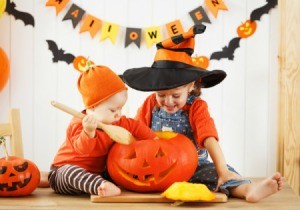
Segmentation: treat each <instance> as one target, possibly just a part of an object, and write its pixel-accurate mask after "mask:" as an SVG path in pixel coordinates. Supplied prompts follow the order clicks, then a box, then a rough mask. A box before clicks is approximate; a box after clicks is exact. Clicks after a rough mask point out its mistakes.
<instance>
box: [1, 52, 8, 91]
mask: <svg viewBox="0 0 300 210" xmlns="http://www.w3.org/2000/svg"><path fill="white" fill-rule="evenodd" d="M8 78H9V61H8V58H7V56H6V54H5V52H4V51H3V50H2V48H0V91H1V90H2V89H3V88H4V86H5V84H6V83H7V80H8Z"/></svg>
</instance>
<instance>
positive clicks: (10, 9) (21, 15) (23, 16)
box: [5, 0, 34, 26]
mask: <svg viewBox="0 0 300 210" xmlns="http://www.w3.org/2000/svg"><path fill="white" fill-rule="evenodd" d="M15 7H16V4H15V3H14V2H10V0H6V8H5V11H6V12H7V13H8V14H9V15H12V16H14V17H15V18H16V20H22V21H23V22H24V24H25V26H26V25H32V26H34V18H33V16H32V15H31V14H29V13H26V12H20V11H18V10H16V9H15Z"/></svg>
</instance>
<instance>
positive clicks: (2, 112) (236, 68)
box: [0, 0, 278, 176]
mask: <svg viewBox="0 0 300 210" xmlns="http://www.w3.org/2000/svg"><path fill="white" fill-rule="evenodd" d="M14 2H16V5H17V9H19V10H21V11H26V12H29V13H31V14H33V16H34V19H35V27H32V26H25V25H24V23H23V22H22V21H20V20H15V19H14V18H13V17H12V16H8V15H7V14H4V15H3V16H2V18H1V19H0V47H2V48H3V49H4V50H5V52H6V53H7V55H8V56H9V58H10V62H11V70H10V71H11V75H10V79H9V81H8V83H7V85H6V87H5V88H4V89H3V90H2V91H1V92H0V121H1V122H3V121H6V120H7V117H8V116H7V111H8V109H9V108H19V109H20V111H21V120H22V132H23V142H24V153H25V157H26V158H28V159H31V160H33V161H34V162H35V163H36V164H37V165H38V166H39V167H40V169H41V170H48V168H49V166H50V163H51V161H52V159H53V157H54V154H55V152H56V150H57V149H58V147H59V145H60V144H61V143H62V141H63V140H64V136H65V129H66V127H67V124H68V122H69V120H70V118H71V117H70V116H68V115H67V114H65V113H63V112H61V111H59V110H56V109H55V108H53V107H52V106H51V105H50V102H51V101H52V100H56V101H59V102H62V103H64V104H66V105H69V106H72V107H73V108H75V109H78V110H81V109H82V108H83V105H82V102H81V98H80V95H79V93H78V91H77V87H76V82H77V78H78V76H79V74H78V72H77V71H75V70H74V69H73V68H72V65H67V64H66V63H65V62H59V63H53V62H52V60H51V59H52V55H51V52H50V51H49V50H48V47H47V43H46V40H47V39H51V40H54V41H55V42H56V43H57V44H58V46H59V47H61V48H63V49H65V50H66V51H67V52H70V53H72V54H74V55H84V56H89V57H90V58H91V59H92V60H93V61H94V62H95V63H97V64H102V65H106V66H109V67H110V68H112V69H113V70H114V71H116V72H117V73H118V74H122V73H123V72H124V70H126V69H127V68H131V67H141V66H150V65H151V64H152V62H153V56H154V54H155V51H156V50H155V46H154V45H153V47H151V48H147V47H146V45H145V43H144V42H143V43H142V45H141V48H140V49H138V48H137V47H136V46H135V45H130V46H129V47H128V48H124V40H123V39H122V38H123V37H124V36H125V30H124V27H140V28H146V27H151V26H162V28H163V25H164V24H166V23H168V22H171V21H173V20H176V19H180V20H181V22H182V23H183V26H184V29H185V30H187V29H188V28H189V27H190V26H192V25H193V22H192V19H191V18H190V17H189V14H188V13H189V12H190V11H191V10H193V9H195V8H196V7H198V6H200V5H204V3H203V2H204V1H193V0H184V1H183V0H181V1H180V0H177V1H175V0H164V1H160V0H143V1H141V0H104V1H92V0H85V1H83V0H81V1H80V0H73V1H71V2H74V3H77V4H78V5H79V6H81V7H82V8H83V9H85V10H86V11H87V12H88V13H90V14H92V15H94V16H96V17H98V18H100V19H102V20H104V21H108V22H114V23H118V24H120V25H121V26H123V28H121V32H120V33H121V34H120V35H119V36H118V39H117V43H116V45H113V44H112V43H111V42H110V40H105V41H102V42H100V41H99V37H100V33H98V34H97V35H96V37H95V38H94V39H91V38H90V36H89V34H88V33H83V34H79V26H77V27H76V28H75V29H73V26H72V24H71V22H70V21H62V18H63V16H64V15H65V13H66V12H67V8H68V7H69V6H70V3H69V4H68V6H67V7H66V8H65V9H64V10H62V12H61V13H60V14H59V15H58V16H56V15H55V9H54V7H46V6H45V2H46V1H38V0H27V1H22V0H14ZM224 2H225V4H226V5H227V7H228V9H229V10H228V11H220V12H219V15H218V18H217V19H215V18H214V17H213V16H212V15H211V14H209V17H210V18H211V22H212V24H207V30H206V32H205V33H204V34H202V35H198V36H197V37H196V47H195V53H196V54H197V55H206V56H210V54H211V53H212V52H216V51H219V50H221V49H222V47H224V46H225V45H227V44H228V42H229V41H230V40H231V39H232V38H234V37H237V34H236V28H237V27H238V26H239V25H240V24H241V23H242V22H244V21H245V20H247V19H249V17H250V13H251V11H253V10H254V9H255V8H258V7H261V6H263V5H264V4H266V1H263V0H245V1H235V0H224ZM277 16H278V12H277V9H275V10H272V11H271V13H270V15H264V16H263V17H262V18H261V20H260V21H259V22H257V31H256V32H255V34H254V35H253V36H251V37H249V38H247V39H243V40H241V41H240V47H239V48H238V49H237V50H236V51H235V54H234V55H235V58H234V60H233V61H229V60H227V59H222V60H219V61H216V60H212V61H211V64H210V66H209V69H223V70H225V71H226V72H227V74H228V76H227V78H226V80H225V81H224V82H223V83H222V84H220V85H218V86H216V87H214V88H210V89H207V90H204V91H203V98H204V99H206V100H207V101H208V103H209V106H210V111H211V114H212V116H213V117H214V118H215V122H216V125H217V128H218V130H219V135H220V143H221V146H222V148H223V151H224V153H225V156H226V158H227V162H228V163H229V164H230V165H232V166H234V167H235V168H236V169H237V170H238V171H239V172H240V173H241V174H242V175H244V176H266V175H269V174H271V173H272V172H273V171H274V170H275V160H276V138H277V127H276V126H277V39H278V33H277ZM164 33H165V32H164ZM122 34H123V36H122ZM147 95H148V93H142V92H138V91H135V90H132V89H130V90H129V100H128V103H127V105H126V107H125V109H124V112H125V114H127V115H128V116H134V113H135V111H136V109H137V107H138V106H139V105H140V104H141V103H142V101H143V99H144V98H145V97H146V96H147ZM2 154H3V153H1V155H2Z"/></svg>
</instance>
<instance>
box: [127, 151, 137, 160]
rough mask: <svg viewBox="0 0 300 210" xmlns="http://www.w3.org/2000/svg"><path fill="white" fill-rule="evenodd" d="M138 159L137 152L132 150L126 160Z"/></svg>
mask: <svg viewBox="0 0 300 210" xmlns="http://www.w3.org/2000/svg"><path fill="white" fill-rule="evenodd" d="M135 158H136V152H135V150H132V151H131V152H130V153H129V154H128V156H127V157H126V159H135Z"/></svg>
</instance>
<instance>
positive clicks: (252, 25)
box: [237, 20, 256, 38]
mask: <svg viewBox="0 0 300 210" xmlns="http://www.w3.org/2000/svg"><path fill="white" fill-rule="evenodd" d="M255 31H256V22H255V21H251V20H247V21H246V22H244V23H242V24H241V25H240V26H239V27H238V28H237V34H238V35H239V37H241V38H247V37H249V36H251V35H252V34H254V32H255Z"/></svg>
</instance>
